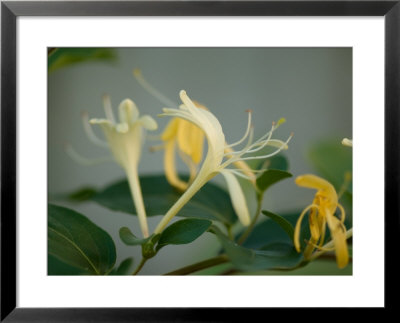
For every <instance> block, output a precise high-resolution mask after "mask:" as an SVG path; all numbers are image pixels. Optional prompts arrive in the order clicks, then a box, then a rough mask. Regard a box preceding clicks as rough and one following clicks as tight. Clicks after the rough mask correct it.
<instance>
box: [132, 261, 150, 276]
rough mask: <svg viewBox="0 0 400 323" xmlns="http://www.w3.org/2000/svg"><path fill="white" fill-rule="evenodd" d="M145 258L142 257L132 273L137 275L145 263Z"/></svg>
mask: <svg viewBox="0 0 400 323" xmlns="http://www.w3.org/2000/svg"><path fill="white" fill-rule="evenodd" d="M146 261H147V258H142V261H141V262H140V264H139V266H137V268H136V269H135V271H134V272H133V273H132V275H137V274H138V272H139V271H140V270H141V269H142V268H143V266H144V264H145V263H146Z"/></svg>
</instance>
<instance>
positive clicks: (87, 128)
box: [81, 112, 108, 147]
mask: <svg viewBox="0 0 400 323" xmlns="http://www.w3.org/2000/svg"><path fill="white" fill-rule="evenodd" d="M81 117H82V123H83V129H85V133H86V135H87V137H88V138H89V140H90V141H91V142H92V143H94V144H95V145H97V146H100V147H108V144H107V142H105V141H103V140H101V139H99V138H97V136H96V135H95V133H94V132H93V129H92V127H91V125H90V123H89V115H88V113H87V112H82V114H81Z"/></svg>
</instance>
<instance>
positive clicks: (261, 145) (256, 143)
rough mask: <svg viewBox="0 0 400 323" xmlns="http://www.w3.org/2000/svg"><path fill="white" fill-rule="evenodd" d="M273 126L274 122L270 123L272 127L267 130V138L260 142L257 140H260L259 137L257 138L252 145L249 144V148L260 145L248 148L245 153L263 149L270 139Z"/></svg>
mask: <svg viewBox="0 0 400 323" xmlns="http://www.w3.org/2000/svg"><path fill="white" fill-rule="evenodd" d="M274 126H275V122H273V123H272V128H271V130H270V131H269V135H268V138H267V139H265V140H264V141H262V142H261V141H259V140H260V139H259V140H257V141H256V142H255V143H254V144H253V145H251V148H253V147H255V146H258V145H260V147H258V148H254V149H249V150H248V151H246V154H250V153H255V152H257V151H260V150H261V149H263V148H264V147H265V146H266V145H267V144H268V142H269V140H270V139H271V136H272V132H273V129H274Z"/></svg>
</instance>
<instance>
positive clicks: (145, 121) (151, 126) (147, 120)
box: [138, 114, 158, 130]
mask: <svg viewBox="0 0 400 323" xmlns="http://www.w3.org/2000/svg"><path fill="white" fill-rule="evenodd" d="M138 123H140V124H141V125H142V126H143V128H145V129H147V130H156V129H157V128H158V125H157V122H156V120H154V119H153V118H152V117H151V116H149V115H147V114H146V115H144V116H142V117H140V118H139V119H138Z"/></svg>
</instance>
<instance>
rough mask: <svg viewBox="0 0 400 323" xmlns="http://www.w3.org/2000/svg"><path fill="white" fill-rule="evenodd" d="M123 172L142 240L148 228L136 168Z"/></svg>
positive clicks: (147, 232) (145, 236) (146, 235)
mask: <svg viewBox="0 0 400 323" xmlns="http://www.w3.org/2000/svg"><path fill="white" fill-rule="evenodd" d="M125 172H126V175H127V177H128V182H129V188H130V190H131V194H132V199H133V202H134V204H135V208H136V213H137V216H138V220H139V224H140V229H141V231H142V234H143V238H147V237H148V236H149V228H148V225H147V218H146V210H145V208H144V202H143V195H142V189H141V187H140V182H139V174H138V172H137V167H131V168H126V169H125Z"/></svg>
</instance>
